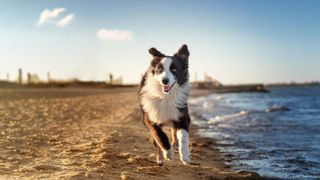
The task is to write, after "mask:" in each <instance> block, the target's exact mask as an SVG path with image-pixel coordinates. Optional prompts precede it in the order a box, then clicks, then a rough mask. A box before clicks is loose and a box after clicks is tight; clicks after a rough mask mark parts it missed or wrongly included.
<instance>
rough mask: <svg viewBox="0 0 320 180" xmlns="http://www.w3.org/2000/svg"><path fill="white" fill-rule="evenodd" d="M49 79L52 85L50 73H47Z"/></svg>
mask: <svg viewBox="0 0 320 180" xmlns="http://www.w3.org/2000/svg"><path fill="white" fill-rule="evenodd" d="M47 79H48V83H50V82H51V76H50V71H48V72H47Z"/></svg>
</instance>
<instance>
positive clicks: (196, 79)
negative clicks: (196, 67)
mask: <svg viewBox="0 0 320 180" xmlns="http://www.w3.org/2000/svg"><path fill="white" fill-rule="evenodd" d="M197 81H198V74H197V72H195V73H194V82H197Z"/></svg>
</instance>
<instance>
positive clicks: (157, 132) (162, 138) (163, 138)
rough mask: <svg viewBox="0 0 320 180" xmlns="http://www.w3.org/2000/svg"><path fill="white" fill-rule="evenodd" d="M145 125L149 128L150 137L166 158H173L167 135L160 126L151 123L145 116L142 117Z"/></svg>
mask: <svg viewBox="0 0 320 180" xmlns="http://www.w3.org/2000/svg"><path fill="white" fill-rule="evenodd" d="M144 122H145V124H146V126H147V127H148V128H149V130H150V133H151V136H152V138H153V139H154V141H155V143H156V144H157V145H158V147H159V148H160V149H161V151H162V152H163V156H164V158H165V159H166V160H171V159H173V150H172V148H171V145H170V142H169V139H168V136H167V135H166V134H165V133H164V132H163V131H162V128H161V126H159V125H156V124H153V123H151V121H150V120H149V119H147V118H145V119H144Z"/></svg>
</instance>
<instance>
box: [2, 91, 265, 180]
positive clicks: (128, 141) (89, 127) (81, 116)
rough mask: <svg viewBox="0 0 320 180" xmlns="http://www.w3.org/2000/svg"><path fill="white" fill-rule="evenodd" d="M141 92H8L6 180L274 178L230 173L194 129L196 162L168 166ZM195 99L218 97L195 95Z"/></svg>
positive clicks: (210, 141)
mask: <svg viewBox="0 0 320 180" xmlns="http://www.w3.org/2000/svg"><path fill="white" fill-rule="evenodd" d="M136 92H137V91H136V88H132V89H125V90H122V89H112V90H90V89H68V90H67V89H38V90H37V89H11V90H10V89H9V90H8V89H0V94H1V96H0V115H1V117H2V122H0V128H1V129H2V132H0V133H1V134H0V136H1V138H0V147H4V148H3V149H0V177H2V178H6V179H12V178H21V177H23V178H35V179H38V178H43V179H54V178H59V179H60V178H61V179H79V178H80V179H119V178H121V179H150V178H151V179H174V178H177V177H179V178H182V179H266V178H264V177H261V176H260V175H258V174H257V173H255V172H246V171H240V172H235V171H232V170H230V168H229V167H228V165H226V164H225V163H224V159H223V157H222V155H221V154H220V153H219V152H218V150H217V149H214V145H215V141H214V140H213V139H209V138H203V137H200V136H199V135H196V131H197V128H198V127H197V126H196V125H194V124H192V125H191V133H190V134H191V138H190V148H191V152H192V163H191V164H190V165H183V164H182V163H181V162H180V160H179V157H178V156H179V155H178V153H175V157H174V160H173V161H170V162H165V164H164V165H163V166H162V167H159V166H157V165H156V163H155V157H154V156H155V155H154V147H153V144H152V143H151V142H150V141H149V134H148V130H147V129H146V128H145V127H144V126H143V124H142V122H141V120H140V110H139V106H138V103H137V93H136ZM190 94H191V97H198V96H203V95H206V94H210V91H207V90H204V91H197V92H195V91H192V92H191V93H190Z"/></svg>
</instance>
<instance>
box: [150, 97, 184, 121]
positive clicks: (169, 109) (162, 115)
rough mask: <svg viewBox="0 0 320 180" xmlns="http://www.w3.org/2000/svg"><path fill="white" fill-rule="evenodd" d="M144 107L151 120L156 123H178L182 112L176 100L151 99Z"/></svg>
mask: <svg viewBox="0 0 320 180" xmlns="http://www.w3.org/2000/svg"><path fill="white" fill-rule="evenodd" d="M147 101H148V102H147V103H146V104H145V105H144V109H145V110H146V112H147V113H148V116H149V118H150V120H151V121H152V122H154V123H158V124H164V123H166V122H168V121H178V120H179V117H180V116H181V112H180V111H179V109H178V107H177V103H176V102H174V99H170V98H165V99H159V98H150V99H149V100H147Z"/></svg>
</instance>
